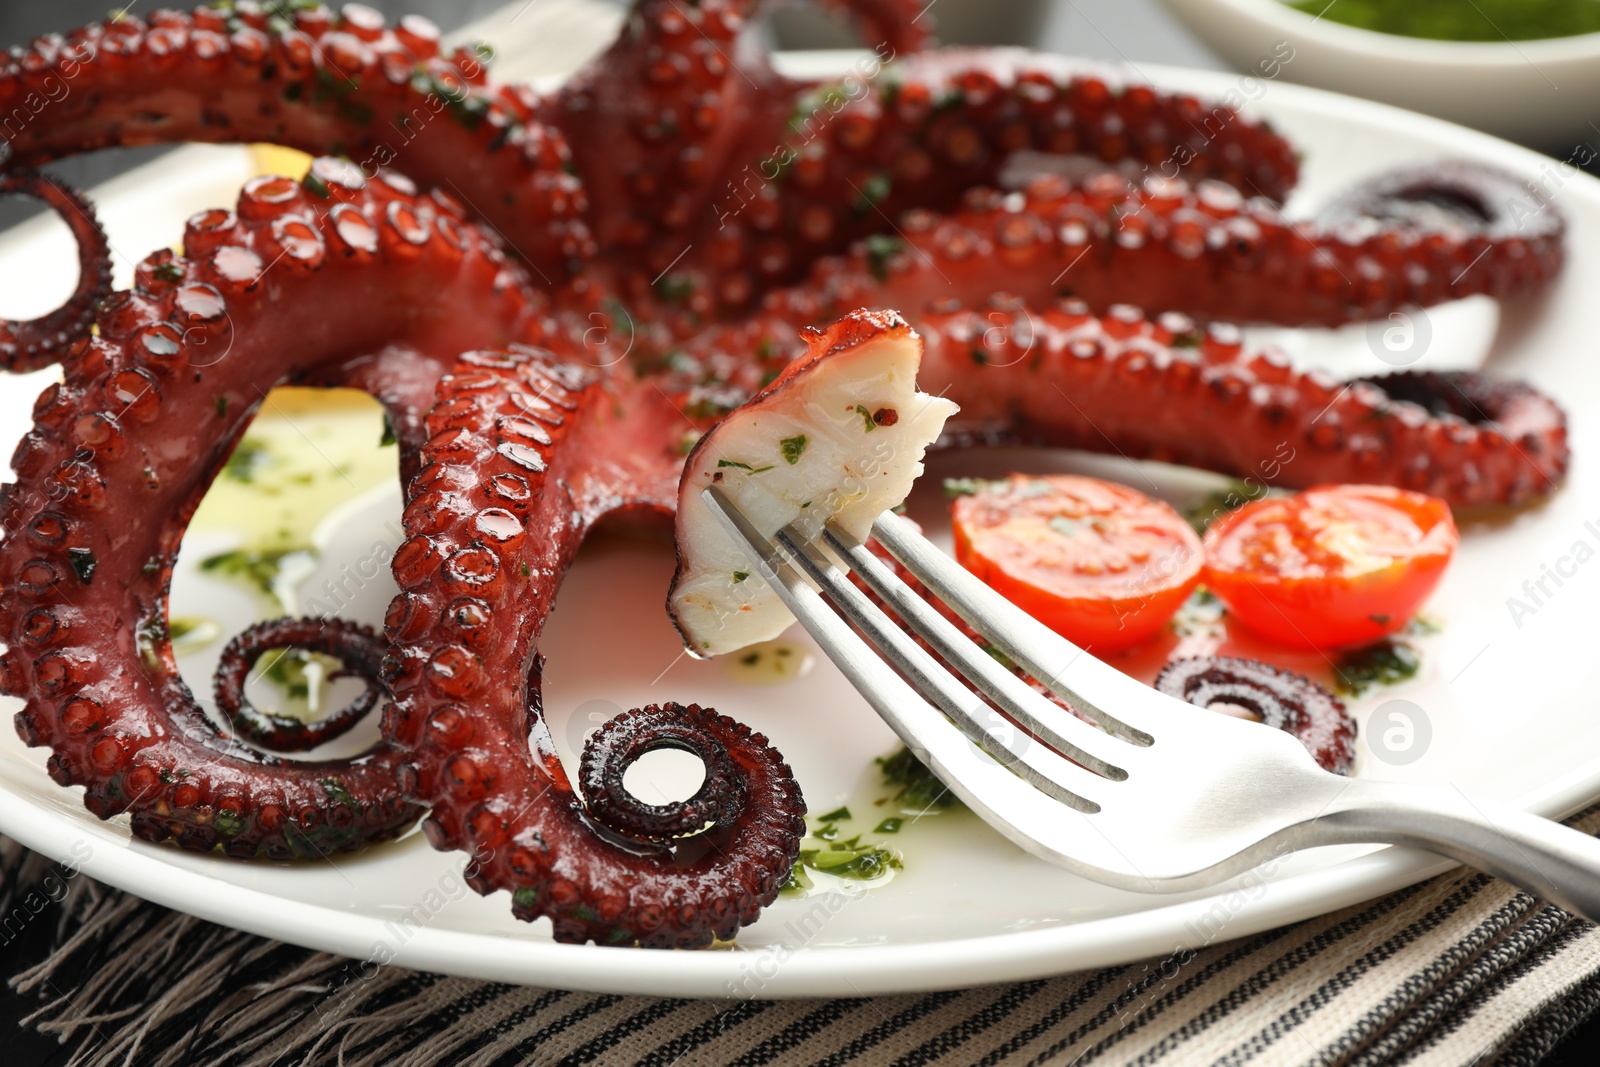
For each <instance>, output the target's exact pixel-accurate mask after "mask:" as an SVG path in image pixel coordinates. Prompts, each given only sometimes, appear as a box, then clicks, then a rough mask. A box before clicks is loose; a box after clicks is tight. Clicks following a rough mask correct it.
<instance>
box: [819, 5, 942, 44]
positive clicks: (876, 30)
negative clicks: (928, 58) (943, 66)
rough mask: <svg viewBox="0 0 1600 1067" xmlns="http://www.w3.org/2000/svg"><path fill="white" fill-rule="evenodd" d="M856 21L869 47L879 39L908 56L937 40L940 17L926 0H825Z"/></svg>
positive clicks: (830, 6) (831, 6) (829, 6)
mask: <svg viewBox="0 0 1600 1067" xmlns="http://www.w3.org/2000/svg"><path fill="white" fill-rule="evenodd" d="M822 6H823V7H828V8H833V9H834V10H836V11H840V12H843V13H844V14H846V15H849V16H850V17H851V18H852V19H854V20H855V22H856V25H857V26H858V27H859V28H860V31H861V38H862V40H864V41H865V42H866V43H867V45H868V47H871V46H872V45H875V44H877V43H879V42H882V43H884V44H887V45H888V46H889V47H890V48H892V49H894V50H895V51H896V52H898V53H900V54H902V55H904V54H908V53H911V52H920V51H922V50H923V49H925V48H928V47H930V46H931V45H932V44H933V43H934V40H933V35H934V30H935V29H936V27H937V24H938V16H937V15H936V14H934V13H933V12H932V10H931V7H930V5H929V4H928V3H927V2H926V0H822Z"/></svg>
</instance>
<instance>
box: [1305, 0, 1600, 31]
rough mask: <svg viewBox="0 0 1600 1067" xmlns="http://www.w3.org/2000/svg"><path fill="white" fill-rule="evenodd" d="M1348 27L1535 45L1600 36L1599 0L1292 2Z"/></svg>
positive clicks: (1317, 0) (1367, 0)
mask: <svg viewBox="0 0 1600 1067" xmlns="http://www.w3.org/2000/svg"><path fill="white" fill-rule="evenodd" d="M1289 6H1290V7H1293V8H1296V9H1298V10H1300V11H1304V12H1307V13H1308V14H1312V15H1318V16H1320V17H1322V18H1325V19H1328V20H1330V21H1333V22H1342V23H1344V24H1345V25H1347V26H1357V27H1359V28H1361V29H1364V30H1376V31H1377V32H1379V33H1392V34H1398V35H1399V36H1402V37H1424V38H1428V39H1430V40H1435V41H1507V40H1510V41H1534V40H1538V39H1540V38H1544V37H1572V36H1575V35H1576V34H1580V33H1597V32H1600V3H1597V2H1596V0H1403V2H1402V0H1290V3H1289Z"/></svg>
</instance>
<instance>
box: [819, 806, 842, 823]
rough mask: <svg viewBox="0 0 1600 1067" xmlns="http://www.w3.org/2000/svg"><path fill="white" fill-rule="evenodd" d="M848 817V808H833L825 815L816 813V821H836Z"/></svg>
mask: <svg viewBox="0 0 1600 1067" xmlns="http://www.w3.org/2000/svg"><path fill="white" fill-rule="evenodd" d="M848 818H850V809H849V808H834V809H833V810H832V811H830V812H828V814H826V815H818V816H817V821H818V822H838V821H839V820H840V819H848Z"/></svg>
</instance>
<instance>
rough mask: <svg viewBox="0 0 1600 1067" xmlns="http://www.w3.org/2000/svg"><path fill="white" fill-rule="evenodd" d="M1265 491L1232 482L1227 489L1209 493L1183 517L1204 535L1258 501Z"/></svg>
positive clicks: (1258, 486)
mask: <svg viewBox="0 0 1600 1067" xmlns="http://www.w3.org/2000/svg"><path fill="white" fill-rule="evenodd" d="M1263 492H1265V489H1264V488H1263V487H1262V486H1260V485H1256V486H1251V485H1249V484H1247V483H1245V482H1240V481H1234V482H1230V483H1229V484H1228V485H1227V487H1226V488H1223V489H1218V490H1216V491H1215V492H1212V493H1207V494H1206V495H1205V496H1203V497H1201V498H1200V499H1199V500H1198V501H1197V502H1196V503H1195V504H1194V505H1193V506H1192V507H1189V508H1187V509H1186V510H1185V511H1184V513H1183V517H1184V518H1185V519H1187V520H1189V525H1190V526H1191V527H1193V528H1194V532H1195V533H1198V534H1203V533H1205V532H1206V527H1208V526H1210V525H1211V524H1212V523H1214V522H1216V521H1217V520H1218V519H1220V518H1222V517H1223V516H1224V515H1226V514H1228V513H1229V512H1233V511H1238V510H1239V509H1240V508H1242V507H1244V506H1245V505H1246V504H1248V503H1250V502H1251V501H1252V500H1255V499H1257V498H1258V497H1260V496H1261V494H1262V493H1263Z"/></svg>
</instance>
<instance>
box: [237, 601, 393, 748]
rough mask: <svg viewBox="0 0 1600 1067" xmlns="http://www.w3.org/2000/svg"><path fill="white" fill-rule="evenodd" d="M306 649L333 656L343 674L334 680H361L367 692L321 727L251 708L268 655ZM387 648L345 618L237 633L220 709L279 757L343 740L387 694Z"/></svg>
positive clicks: (265, 625) (278, 623)
mask: <svg viewBox="0 0 1600 1067" xmlns="http://www.w3.org/2000/svg"><path fill="white" fill-rule="evenodd" d="M290 648H295V649H300V650H302V651H305V652H320V653H322V654H323V655H327V656H333V657H334V658H336V659H338V660H339V662H340V663H341V664H342V670H341V671H340V672H339V673H337V674H334V675H333V676H332V677H334V678H339V677H347V676H351V675H354V676H357V677H360V678H362V679H363V680H365V681H366V683H367V688H366V689H365V690H364V691H363V692H362V693H361V695H360V696H358V697H356V698H355V699H354V700H352V701H351V702H350V703H348V704H346V705H345V706H344V707H342V708H340V709H339V710H337V711H335V712H334V713H333V714H331V715H327V716H324V717H323V718H321V719H318V720H317V721H316V722H309V723H308V722H304V721H302V720H300V719H297V718H295V717H294V716H292V715H274V714H271V713H269V712H263V711H261V710H259V709H258V708H256V707H255V705H253V704H251V703H250V698H249V696H248V695H246V693H245V682H246V681H247V680H248V679H249V676H250V671H251V669H252V668H253V667H254V666H255V665H256V661H257V660H259V659H260V658H261V656H262V654H263V653H266V652H273V651H280V650H284V649H290ZM384 652H385V645H384V643H383V641H382V640H380V639H379V637H378V635H377V634H375V633H373V632H372V630H371V629H369V628H367V627H365V626H360V625H358V624H355V623H350V622H345V621H343V620H340V619H272V620H270V621H268V622H262V623H257V624H256V625H254V626H252V627H250V628H249V629H247V630H245V631H244V632H243V633H240V634H237V635H236V636H235V637H234V638H233V640H231V641H229V642H228V645H227V647H226V648H224V649H223V650H222V656H221V658H220V659H219V660H218V661H217V670H216V674H215V675H214V676H213V678H212V685H213V689H214V692H215V695H216V700H217V710H218V711H220V712H221V713H222V714H223V715H224V716H225V717H226V718H227V720H228V721H229V722H230V723H232V724H233V729H234V732H235V733H236V734H238V735H239V736H240V737H242V738H244V739H245V740H246V741H248V742H249V743H250V744H253V745H258V746H261V747H263V748H271V749H276V750H277V751H279V752H304V751H306V750H307V749H312V748H316V747H317V746H318V745H320V744H324V743H326V742H328V741H332V740H333V739H334V738H337V737H342V736H344V734H346V733H348V732H349V731H350V728H351V727H353V726H355V724H356V723H358V722H360V721H361V720H362V719H364V718H366V717H367V716H368V715H369V714H371V713H372V711H373V709H374V708H376V707H377V706H378V701H379V700H381V699H382V698H383V697H384V696H385V695H386V694H385V690H384V688H383V681H382V678H381V675H380V668H381V667H382V665H383V657H384Z"/></svg>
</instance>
